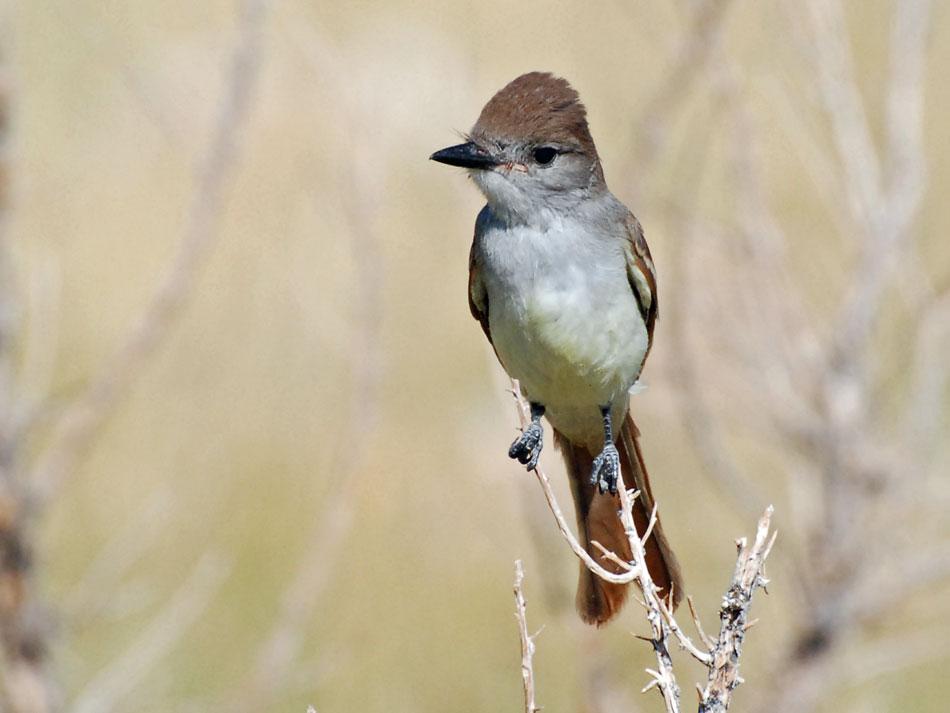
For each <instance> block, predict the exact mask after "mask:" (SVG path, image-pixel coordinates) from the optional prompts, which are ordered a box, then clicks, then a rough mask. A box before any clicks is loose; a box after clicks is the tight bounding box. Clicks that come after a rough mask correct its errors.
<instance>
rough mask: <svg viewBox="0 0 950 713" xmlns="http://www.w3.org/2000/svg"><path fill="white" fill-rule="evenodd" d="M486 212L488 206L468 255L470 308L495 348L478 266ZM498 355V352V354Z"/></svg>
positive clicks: (477, 226)
mask: <svg viewBox="0 0 950 713" xmlns="http://www.w3.org/2000/svg"><path fill="white" fill-rule="evenodd" d="M485 210H487V206H486V208H485V209H483V210H482V212H481V213H479V214H478V219H477V220H476V221H475V238H474V240H473V241H472V250H471V252H470V253H469V255H468V307H469V309H470V310H472V316H473V317H474V318H475V319H477V320H478V322H479V324H481V325H482V330H483V331H484V332H485V336H486V337H488V341H489V343H490V344H491V345H492V347H493V348H494V346H495V343H494V342H492V338H491V327H489V325H488V291H487V290H486V289H485V283H484V281H483V280H482V274H481V266H480V265H479V264H478V242H479V238H480V236H481V233H482V230H483V229H484V228H483V226H484V223H485V218H483V217H482V216H483V215H485ZM496 353H497V352H496Z"/></svg>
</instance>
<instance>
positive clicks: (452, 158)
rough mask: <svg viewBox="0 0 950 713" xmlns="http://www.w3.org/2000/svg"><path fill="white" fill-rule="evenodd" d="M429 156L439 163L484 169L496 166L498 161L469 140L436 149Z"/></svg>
mask: <svg viewBox="0 0 950 713" xmlns="http://www.w3.org/2000/svg"><path fill="white" fill-rule="evenodd" d="M429 158H430V159H431V160H433V161H438V162H439V163H447V164H448V165H449V166H461V167H462V168H481V169H485V168H491V167H492V166H497V165H498V164H499V163H500V162H499V161H497V160H495V159H494V158H493V157H492V155H491V154H490V153H488V152H487V151H486V150H485V149H483V148H480V147H479V146H477V145H476V144H474V143H472V142H471V141H469V142H468V143H464V144H459V145H458V146H449V147H448V148H447V149H442V150H441V151H436V152H435V153H434V154H432V155H431V156H429Z"/></svg>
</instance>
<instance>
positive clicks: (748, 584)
mask: <svg viewBox="0 0 950 713" xmlns="http://www.w3.org/2000/svg"><path fill="white" fill-rule="evenodd" d="M512 394H513V395H514V397H515V400H516V403H517V406H518V414H519V417H520V419H521V425H522V428H524V427H525V426H526V425H527V423H528V414H529V412H530V411H529V407H528V405H527V403H525V401H524V399H523V398H521V396H520V390H519V387H518V382H517V381H516V380H514V379H512ZM631 447H632V446H631ZM535 475H536V476H537V478H538V482H539V483H540V484H541V489H542V491H543V492H544V496H545V499H546V500H547V502H548V505H549V507H550V508H551V512H552V513H553V514H554V519H555V522H556V523H557V527H558V530H559V531H560V532H561V534H562V536H563V537H564V539H565V540H566V541H567V542H568V544H569V545H570V547H571V550H572V551H573V552H574V554H575V555H576V556H577V557H578V559H580V560H581V561H582V562H583V563H584V564H585V566H587V568H588V569H590V570H591V571H592V572H593V573H594V574H596V575H597V576H599V577H602V578H603V579H605V580H608V581H621V582H635V583H636V585H637V587H638V588H639V590H640V593H641V597H642V598H641V599H640V603H641V605H643V607H644V609H645V610H646V618H647V622H648V623H649V625H650V631H651V636H650V637H648V638H647V637H640V638H645V640H647V641H649V642H650V644H651V645H652V647H653V651H654V654H655V655H656V662H657V667H656V669H650V668H648V669H646V671H647V673H648V674H650V676H651V680H650V682H649V683H648V684H647V685H646V686H645V687H644V688H643V691H644V692H646V691H648V690H650V689H651V688H657V689H658V690H659V691H660V694H661V695H662V696H663V701H664V704H665V706H666V710H667V711H668V713H680V711H681V710H682V709H681V704H680V688H679V685H678V684H677V682H676V676H675V673H674V670H673V659H672V656H671V654H670V650H669V646H668V643H669V641H670V639H671V638H672V639H674V640H675V641H676V642H677V643H679V645H680V646H681V647H682V648H683V649H684V650H685V651H687V652H688V653H689V654H690V655H691V656H693V658H695V659H696V660H697V661H699V662H700V663H702V664H703V665H704V666H706V668H707V669H708V671H709V675H708V679H707V683H706V687H705V688H704V689H702V692H701V697H700V708H699V710H700V711H701V713H707V712H708V713H724V712H725V711H726V710H728V708H729V701H730V697H731V695H732V690H733V689H734V688H735V687H736V686H737V685H738V684H739V683H740V682H741V679H740V678H739V675H738V668H739V657H740V655H741V653H742V643H743V641H744V640H745V633H746V631H747V630H748V628H749V626H750V625H749V624H748V614H749V609H750V607H751V605H752V595H753V593H754V592H755V590H756V589H757V588H758V587H763V586H765V584H766V583H767V580H766V579H765V575H764V567H765V559H766V558H767V557H768V555H769V552H770V551H771V549H772V543H773V542H774V541H775V535H774V534H772V535H771V536H770V533H769V527H770V523H771V517H772V512H773V509H772V507H771V506H769V507H768V508H767V509H766V511H765V513H764V514H763V515H762V517H761V518H760V520H759V524H758V529H757V531H756V537H755V541H754V543H753V545H752V547H748V546H747V543H746V540H745V538H742V539H740V540H739V541H738V542H737V545H738V547H739V555H738V560H737V562H736V568H735V572H734V574H733V579H732V583H731V585H730V587H729V590H728V592H727V593H726V595H725V597H724V598H723V604H722V607H721V609H720V620H721V626H720V632H719V637H718V638H717V639H716V641H715V642H712V641H710V640H709V639H708V637H707V636H706V634H705V633H704V632H703V630H702V627H701V626H700V624H699V621H698V618H697V617H696V615H695V611H694V610H693V606H692V602H691V601H690V611H691V612H692V613H693V618H694V621H695V622H696V626H697V630H698V631H699V635H700V640H701V641H703V642H704V643H705V645H706V647H707V648H706V650H705V651H704V650H703V649H701V648H700V647H699V646H697V645H696V644H695V643H694V642H693V641H692V639H691V638H690V637H689V636H687V635H686V634H685V633H684V632H683V629H682V627H680V625H679V624H678V623H677V621H676V619H675V617H674V616H673V612H672V611H670V609H669V607H667V606H666V604H665V602H664V601H663V597H662V596H661V595H660V593H659V590H658V589H657V587H656V585H655V584H654V582H653V580H652V578H651V577H650V571H649V569H648V568H647V565H646V553H645V550H644V543H645V542H646V540H647V538H649V536H650V531H651V530H652V528H653V525H654V523H655V522H656V508H655V506H654V510H653V514H652V517H651V519H650V523H649V524H648V526H647V528H646V531H645V532H643V533H642V534H641V533H638V532H637V529H636V525H635V524H634V519H633V506H634V502H635V498H636V497H637V495H638V493H636V492H634V491H628V490H627V488H626V486H625V484H624V482H623V476H622V475H621V476H620V482H618V484H617V486H618V493H619V496H620V512H619V516H620V520H621V522H622V523H623V526H624V531H625V533H626V535H627V539H628V541H629V543H630V549H631V551H632V552H633V559H632V561H630V562H625V561H623V560H622V559H621V558H620V557H618V556H617V554H616V553H614V552H609V551H607V550H606V549H605V548H604V547H603V546H601V545H599V543H595V544H597V546H598V548H599V549H600V550H601V552H602V553H603V556H604V558H605V559H608V560H610V561H611V562H616V563H621V564H622V565H623V566H624V567H625V569H626V571H624V572H623V573H621V574H613V573H611V572H608V571H607V570H605V569H604V568H603V567H601V566H600V565H599V564H598V563H597V562H595V561H594V560H593V558H592V557H590V555H589V554H588V553H587V552H586V550H585V549H584V548H583V547H582V546H581V545H580V543H579V542H578V540H577V538H576V537H575V536H574V534H573V532H571V530H570V528H569V527H568V525H567V523H566V521H565V520H564V515H563V513H562V512H561V508H560V505H559V504H558V502H557V498H556V497H555V495H554V492H553V490H552V489H551V485H550V482H549V481H548V478H547V476H546V475H545V474H544V472H543V469H542V468H541V467H540V466H538V467H536V468H535ZM522 577H523V575H522V572H521V565H520V562H518V563H516V578H515V598H516V602H518V603H519V604H518V606H519V610H518V612H516V613H517V614H518V620H519V624H520V625H521V632H522V634H521V636H522V652H523V657H522V674H523V676H524V677H525V697H526V701H527V700H528V696H529V680H530V684H531V685H530V698H531V700H532V701H533V698H534V683H533V672H531V670H530V663H531V662H530V654H531V653H533V642H532V641H531V640H530V638H527V639H526V637H527V627H526V625H525V624H524V620H523V615H524V611H523V600H522V599H521V598H520V596H521V589H520V587H521V580H522ZM525 656H527V666H528V668H527V669H526V668H525V665H526V664H525V661H526V659H525ZM529 673H530V676H529ZM526 705H527V703H526ZM532 705H533V704H532ZM526 710H529V711H530V710H532V709H530V708H528V709H526Z"/></svg>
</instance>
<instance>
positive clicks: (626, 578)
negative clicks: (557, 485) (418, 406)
mask: <svg viewBox="0 0 950 713" xmlns="http://www.w3.org/2000/svg"><path fill="white" fill-rule="evenodd" d="M511 393H512V395H513V396H514V397H515V403H516V404H517V406H518V415H519V418H520V419H521V427H522V429H524V428H526V427H527V425H528V423H529V422H530V416H529V414H530V408H529V406H528V404H526V403H525V401H524V399H523V398H522V397H521V387H520V386H519V384H518V380H517V379H512V380H511ZM534 475H535V477H537V479H538V482H539V483H540V484H541V490H542V491H543V492H544V497H545V499H546V500H547V501H548V507H550V508H551V512H552V513H554V519H555V521H556V522H557V529H558V530H560V532H561V534H562V535H563V536H564V539H566V540H567V542H568V544H569V545H570V546H571V549H572V550H573V551H574V554H575V555H577V557H578V558H579V559H580V560H581V561H582V562H583V563H584V565H585V566H586V567H587V569H589V570H590V571H591V572H593V573H594V574H596V575H597V576H598V577H600V578H601V579H605V580H606V581H608V582H614V583H616V584H629V583H630V582H632V581H633V580H634V579H635V578H636V571H635V570H634V569H633V568H631V569H630V570H629V571H627V572H623V573H621V574H616V573H614V572H610V571H608V570H607V569H605V568H604V567H602V566H601V565H599V564H598V563H597V562H596V561H595V560H594V558H593V557H591V556H590V554H589V553H588V552H587V550H586V549H584V547H583V545H581V543H580V542H578V540H577V538H576V537H575V536H574V533H573V532H571V528H570V527H569V526H568V524H567V520H565V519H564V513H563V512H561V506H560V505H559V504H558V501H557V497H556V496H555V495H554V490H553V489H552V488H551V481H550V480H548V476H547V475H546V474H545V473H544V469H543V468H541V466H540V465H538V466H537V467H535V469H534Z"/></svg>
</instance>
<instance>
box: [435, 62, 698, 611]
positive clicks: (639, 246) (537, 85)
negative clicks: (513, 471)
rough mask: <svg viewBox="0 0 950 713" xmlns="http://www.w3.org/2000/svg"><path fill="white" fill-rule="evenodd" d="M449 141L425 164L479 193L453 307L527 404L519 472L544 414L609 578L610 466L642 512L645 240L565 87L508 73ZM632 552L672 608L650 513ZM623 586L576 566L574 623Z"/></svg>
mask: <svg viewBox="0 0 950 713" xmlns="http://www.w3.org/2000/svg"><path fill="white" fill-rule="evenodd" d="M464 138H465V141H464V143H461V144H458V145H455V146H450V147H448V148H445V149H442V150H440V151H436V152H435V153H433V154H432V155H431V156H430V158H431V159H432V160H434V161H437V162H440V163H443V164H447V165H450V166H458V167H461V168H464V169H466V170H467V172H468V175H469V176H470V177H471V179H472V180H473V181H474V182H475V184H476V185H477V186H478V188H479V189H480V190H481V192H482V193H483V194H484V197H485V200H486V204H485V206H484V207H483V208H482V209H481V211H480V212H479V214H478V217H477V218H476V221H475V236H474V240H473V241H472V247H471V251H470V254H469V279H468V300H469V307H470V309H471V312H472V316H473V317H474V318H475V319H476V320H478V322H479V323H480V324H481V327H482V329H483V330H484V333H485V336H486V337H488V341H489V342H490V343H491V345H492V347H493V348H494V351H495V354H496V356H497V358H498V360H499V361H500V362H501V365H502V367H503V368H504V369H505V371H506V372H507V373H508V375H509V376H511V377H512V378H514V379H517V380H518V382H519V384H520V388H521V391H522V394H523V396H524V397H525V399H526V400H527V401H528V403H529V404H530V408H531V421H530V423H529V424H528V425H527V426H526V427H525V428H524V429H523V431H522V434H521V436H520V437H519V438H518V439H516V440H515V442H514V443H512V444H511V447H510V449H509V452H508V455H509V456H510V457H511V458H513V459H516V460H517V461H519V462H520V463H522V464H523V465H525V466H527V468H528V470H533V469H535V468H536V467H537V465H538V458H539V456H540V454H541V450H542V447H543V445H544V427H543V425H542V423H541V419H542V417H543V418H546V419H547V421H548V423H550V425H551V427H552V430H553V432H554V441H555V444H556V445H557V446H558V447H559V449H560V451H561V453H562V455H563V457H564V461H565V464H566V466H567V471H568V475H569V478H570V482H571V491H572V494H573V499H574V504H575V510H576V514H577V524H578V531H579V534H580V538H581V540H582V542H583V544H584V546H585V548H586V550H587V551H588V553H590V555H591V556H592V557H593V558H594V559H595V560H598V561H601V562H602V563H603V566H604V567H605V568H607V569H608V570H611V571H614V572H620V571H622V569H621V567H620V566H619V565H617V564H616V563H612V562H610V561H608V560H605V559H604V558H603V557H602V553H601V552H600V551H599V550H597V549H596V547H595V546H594V545H593V544H592V543H593V542H594V541H596V542H599V543H600V544H601V545H602V546H604V547H605V548H607V549H608V550H610V551H612V552H613V553H615V554H616V555H617V556H618V557H619V558H620V559H622V560H624V561H627V562H629V561H631V560H632V557H633V555H632V552H631V549H630V544H629V541H628V539H627V535H626V533H625V532H624V527H623V524H622V523H621V521H620V518H619V497H618V494H617V487H618V475H619V474H622V476H623V482H624V484H626V486H627V487H633V488H635V489H636V490H638V491H639V496H638V497H637V498H636V500H635V502H634V512H633V515H634V522H635V525H636V528H637V532H638V533H640V534H641V536H642V535H643V534H644V533H645V532H646V529H647V527H648V524H649V522H650V518H651V514H652V512H653V509H654V502H653V493H652V491H651V489H650V483H649V479H648V475H647V470H646V467H645V464H644V461H643V454H642V451H641V448H640V444H639V438H640V433H639V430H638V429H637V426H636V424H635V423H634V420H633V417H632V416H631V414H630V412H629V401H630V394H631V391H634V390H636V389H638V388H639V386H638V384H639V382H638V380H639V378H640V372H641V370H642V368H643V364H644V362H645V361H646V358H647V355H648V354H649V353H650V348H651V346H652V344H653V332H654V326H655V324H656V321H657V316H658V303H657V284H656V279H657V278H656V270H655V267H654V264H653V259H652V257H651V256H650V249H649V247H648V246H647V243H646V239H645V238H644V235H643V230H642V228H641V226H640V223H639V221H638V220H637V219H636V217H634V215H633V213H632V212H631V211H630V210H629V209H628V208H627V207H626V206H625V205H624V204H623V203H621V202H620V200H619V199H617V198H616V197H615V196H614V195H613V193H611V192H610V190H609V189H608V188H607V183H606V180H605V178H604V172H603V168H602V166H601V160H600V157H599V155H598V153H597V149H596V147H595V145H594V140H593V138H592V137H591V133H590V128H589V126H588V123H587V110H586V108H585V107H584V105H583V104H582V103H581V100H580V96H579V94H578V93H577V91H576V90H575V89H574V88H573V87H571V85H570V84H569V83H568V82H567V80H565V79H563V78H560V77H557V76H554V75H553V74H551V73H548V72H530V73H527V74H523V75H521V76H519V77H517V78H516V79H515V80H513V81H512V82H510V83H509V84H507V85H506V86H505V87H503V88H502V89H501V90H500V91H498V92H497V93H496V94H495V95H494V96H493V97H492V98H491V99H490V100H489V101H488V103H487V104H486V105H485V107H484V108H483V109H482V112H481V114H480V115H479V117H478V121H477V122H476V123H475V125H474V127H473V128H472V130H471V131H470V132H469V133H468V134H467V135H466V136H465V137H464ZM645 554H646V562H647V568H648V570H649V572H650V575H651V577H652V579H653V581H654V583H655V584H656V585H657V587H658V588H659V589H660V591H661V595H662V596H663V597H664V598H665V600H666V602H667V604H668V605H669V606H671V607H672V608H674V609H675V607H676V605H677V604H678V603H679V601H680V599H681V598H682V595H683V577H682V574H681V571H680V567H679V564H678V562H677V560H676V556H675V555H674V554H673V550H672V548H671V547H670V544H669V542H668V540H667V538H666V536H665V534H664V532H663V529H662V527H661V525H660V522H659V520H657V522H656V523H655V525H654V527H653V529H652V531H651V532H650V535H649V538H648V539H647V541H646V543H645ZM628 588H629V585H628V584H618V583H614V582H608V581H606V580H604V579H602V578H600V577H598V576H597V575H596V574H594V573H593V572H591V571H590V570H589V569H588V568H587V567H586V566H585V565H584V563H583V562H581V564H580V579H579V583H578V589H577V597H576V606H577V611H578V613H579V615H580V617H581V619H582V620H584V621H585V622H587V623H589V624H594V625H597V626H600V625H603V624H606V623H607V622H608V621H610V620H611V619H613V618H614V617H615V616H616V615H617V614H618V612H619V611H620V609H621V608H622V606H623V604H624V601H625V599H626V597H627V592H628Z"/></svg>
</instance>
